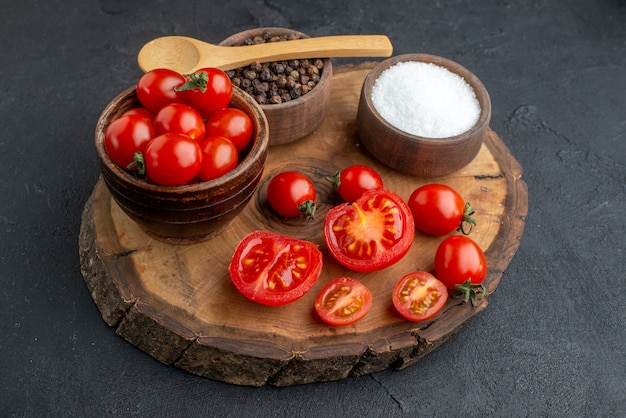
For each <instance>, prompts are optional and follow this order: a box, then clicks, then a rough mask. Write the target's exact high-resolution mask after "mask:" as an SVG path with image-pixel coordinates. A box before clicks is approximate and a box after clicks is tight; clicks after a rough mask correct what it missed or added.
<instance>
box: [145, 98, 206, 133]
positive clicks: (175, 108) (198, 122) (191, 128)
mask: <svg viewBox="0 0 626 418" xmlns="http://www.w3.org/2000/svg"><path fill="white" fill-rule="evenodd" d="M168 132H175V133H179V134H185V135H187V136H188V137H190V138H191V139H193V140H194V141H196V142H198V143H199V142H201V141H202V140H203V139H204V132H205V128H204V119H202V116H200V114H199V113H198V112H197V111H196V110H195V109H193V108H192V107H191V106H187V105H186V104H182V103H171V104H168V105H165V106H163V107H162V108H161V110H159V112H158V113H157V114H156V116H155V117H154V133H155V134H156V135H161V134H164V133H168Z"/></svg>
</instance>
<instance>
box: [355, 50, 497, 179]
mask: <svg viewBox="0 0 626 418" xmlns="http://www.w3.org/2000/svg"><path fill="white" fill-rule="evenodd" d="M409 61H410V62H413V61H419V62H425V63H432V64H435V65H438V66H441V67H444V68H446V69H447V70H449V71H451V72H452V73H455V74H457V75H459V76H460V77H462V78H463V79H464V80H465V81H466V82H467V83H468V84H469V86H470V87H471V88H472V89H473V90H474V93H475V95H476V99H477V100H478V104H479V106H480V114H479V116H478V120H477V122H476V123H475V124H474V125H473V126H472V127H471V128H470V129H469V130H467V131H465V132H463V133H461V134H458V135H455V136H450V137H445V138H427V137H422V136H417V135H413V134H410V133H407V132H405V131H403V130H401V129H398V128H397V127H395V126H393V125H391V124H390V123H389V122H387V121H386V120H385V119H384V118H383V117H382V116H381V115H380V113H379V112H378V111H377V110H376V109H375V107H374V104H373V103H372V88H373V86H374V84H375V82H376V80H377V79H378V77H379V76H380V75H381V73H382V72H383V71H385V70H386V69H387V68H390V67H392V66H393V65H395V64H397V63H399V62H409ZM490 119H491V101H490V99H489V94H488V92H487V89H486V88H485V86H483V84H482V83H481V81H480V80H479V79H478V77H476V76H475V75H474V74H472V73H471V72H469V71H468V70H467V69H466V68H464V67H463V66H461V65H459V64H457V63H456V62H453V61H450V60H448V59H446V58H442V57H438V56H434V55H427V54H405V55H399V56H396V57H392V58H389V59H387V60H385V61H383V62H381V63H380V64H378V65H376V67H374V68H373V69H372V71H371V72H370V73H369V74H368V75H367V77H366V78H365V81H364V82H363V87H362V89H361V97H360V100H359V108H358V113H357V131H358V135H359V138H360V140H361V142H362V143H363V145H364V146H365V148H366V149H367V150H368V151H369V152H370V153H371V154H372V155H373V156H374V157H375V158H377V159H378V160H380V161H381V162H382V163H384V164H386V165H387V166H389V167H391V168H393V169H395V170H397V171H399V172H402V173H405V174H411V175H415V176H420V177H439V176H445V175H448V174H451V173H453V172H455V171H457V170H459V169H461V168H463V167H465V166H466V165H468V164H469V163H470V162H471V161H472V160H473V159H474V157H476V155H477V154H478V152H479V151H480V147H481V144H482V143H483V139H484V138H485V135H486V134H487V129H488V128H489V121H490Z"/></svg>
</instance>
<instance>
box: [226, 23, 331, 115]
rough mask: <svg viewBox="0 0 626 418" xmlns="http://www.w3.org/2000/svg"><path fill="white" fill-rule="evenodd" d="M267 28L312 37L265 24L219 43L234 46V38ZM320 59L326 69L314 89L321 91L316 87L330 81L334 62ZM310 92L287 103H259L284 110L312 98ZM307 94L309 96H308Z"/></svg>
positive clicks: (264, 106)
mask: <svg viewBox="0 0 626 418" xmlns="http://www.w3.org/2000/svg"><path fill="white" fill-rule="evenodd" d="M266 30H269V31H272V32H273V31H276V32H277V33H279V34H283V33H285V32H287V33H294V34H296V35H298V36H300V37H302V38H310V37H311V36H310V35H307V34H306V33H303V32H300V31H297V30H294V29H289V28H281V27H274V26H271V27H265V26H264V27H260V28H252V29H246V30H242V31H241V32H237V33H234V34H232V35H230V36H229V37H228V38H226V39H224V40H223V41H222V42H220V43H219V45H225V46H233V45H234V44H233V39H232V38H235V37H240V36H242V35H244V34H248V33H249V34H251V35H252V34H260V33H263V31H266ZM285 42H288V41H285ZM320 59H322V60H323V61H324V69H323V71H322V76H321V77H320V81H319V82H318V83H317V85H316V86H315V87H314V88H313V90H312V91H321V89H320V90H316V88H317V87H321V85H322V83H323V85H325V84H327V83H329V82H330V80H331V79H332V77H333V74H332V71H333V70H332V68H333V67H332V65H333V64H332V61H331V59H330V58H320ZM327 68H328V69H329V70H328V71H326V69H327ZM309 94H310V93H307V94H305V95H302V96H300V97H298V98H297V99H292V100H289V101H288V102H285V103H278V104H263V105H259V106H261V109H263V110H264V111H267V110H268V109H276V108H278V107H280V109H281V110H284V109H288V108H290V107H294V106H298V105H299V104H301V103H302V102H303V101H305V100H307V99H310V96H309ZM307 96H309V97H307Z"/></svg>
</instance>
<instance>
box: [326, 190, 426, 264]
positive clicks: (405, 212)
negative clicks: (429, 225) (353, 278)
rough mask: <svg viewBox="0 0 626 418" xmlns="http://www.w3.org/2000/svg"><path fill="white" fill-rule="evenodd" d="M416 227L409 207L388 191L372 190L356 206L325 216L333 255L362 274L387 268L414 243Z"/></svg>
mask: <svg viewBox="0 0 626 418" xmlns="http://www.w3.org/2000/svg"><path fill="white" fill-rule="evenodd" d="M414 235H415V225H414V224H413V216H412V215H411V211H410V209H409V207H408V206H407V205H406V203H404V201H403V200H402V198H401V197H399V196H398V195H396V194H395V193H393V192H391V191H389V190H370V191H367V192H365V193H364V194H363V195H361V197H360V198H359V199H358V200H357V201H356V202H354V203H353V204H348V203H343V204H341V205H338V206H335V207H334V208H332V209H331V210H330V211H328V213H327V214H326V218H325V220H324V240H325V241H326V246H327V247H328V250H329V251H330V253H331V254H332V256H333V257H334V258H335V259H336V260H337V261H338V262H339V263H341V264H342V265H343V266H345V267H347V268H349V269H351V270H354V271H359V272H369V271H375V270H380V269H383V268H385V267H388V266H390V265H392V264H394V263H395V262H397V261H398V260H400V259H401V258H402V257H404V255H405V254H406V253H407V252H408V251H409V248H411V245H412V244H413V237H414Z"/></svg>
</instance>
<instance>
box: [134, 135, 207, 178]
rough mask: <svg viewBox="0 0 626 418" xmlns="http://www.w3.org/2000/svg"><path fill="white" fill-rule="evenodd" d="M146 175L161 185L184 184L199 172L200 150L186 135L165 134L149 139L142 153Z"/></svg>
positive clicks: (200, 162)
mask: <svg viewBox="0 0 626 418" xmlns="http://www.w3.org/2000/svg"><path fill="white" fill-rule="evenodd" d="M144 163H145V167H146V175H147V176H148V178H149V179H150V180H152V181H153V182H155V183H157V184H160V185H163V186H179V185H181V184H185V183H188V182H189V181H191V180H192V179H193V178H194V177H196V176H197V175H198V173H199V172H200V168H201V167H202V151H201V150H200V146H199V145H198V143H197V142H196V141H194V140H193V139H191V138H189V137H188V136H187V135H184V134H179V133H173V132H170V133H166V134H162V135H159V136H157V137H156V138H154V139H152V140H151V141H150V142H149V143H148V145H147V146H146V150H145V154H144Z"/></svg>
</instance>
